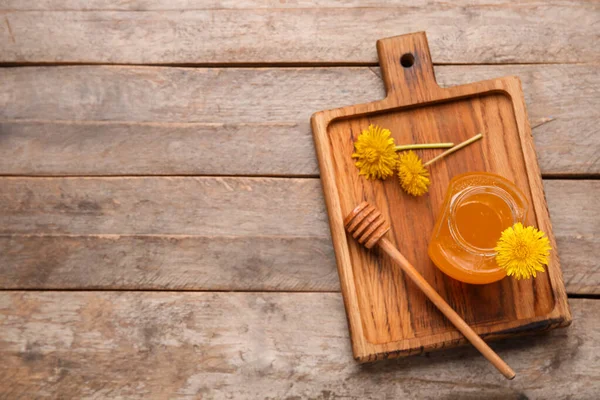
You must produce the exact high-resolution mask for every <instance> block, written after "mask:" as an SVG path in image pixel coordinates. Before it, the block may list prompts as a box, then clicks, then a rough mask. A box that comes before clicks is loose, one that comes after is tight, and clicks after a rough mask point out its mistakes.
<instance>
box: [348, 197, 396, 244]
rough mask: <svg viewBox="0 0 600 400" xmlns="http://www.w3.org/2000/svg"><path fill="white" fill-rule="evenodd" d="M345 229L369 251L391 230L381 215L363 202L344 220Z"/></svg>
mask: <svg viewBox="0 0 600 400" xmlns="http://www.w3.org/2000/svg"><path fill="white" fill-rule="evenodd" d="M344 227H345V228H346V231H348V233H349V234H351V235H352V237H353V238H354V239H356V240H358V243H360V244H362V245H364V246H365V247H366V248H367V249H370V248H371V247H373V246H375V244H376V243H377V242H378V241H379V239H381V238H382V237H383V235H385V234H386V232H387V231H389V230H390V227H389V225H388V224H386V222H385V219H383V216H382V215H381V213H380V212H379V211H378V210H377V209H376V208H375V207H373V206H372V205H370V204H369V203H367V202H366V201H365V202H362V203H360V204H359V205H358V206H356V207H355V208H354V210H352V212H351V213H350V214H348V216H347V217H346V218H345V219H344Z"/></svg>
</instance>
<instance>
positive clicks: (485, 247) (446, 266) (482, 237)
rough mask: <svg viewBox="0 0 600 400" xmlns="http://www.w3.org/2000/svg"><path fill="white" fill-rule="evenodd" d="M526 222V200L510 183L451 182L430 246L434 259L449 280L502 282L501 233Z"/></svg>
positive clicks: (480, 176)
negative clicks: (498, 256) (498, 259)
mask: <svg viewBox="0 0 600 400" xmlns="http://www.w3.org/2000/svg"><path fill="white" fill-rule="evenodd" d="M526 216H527V199H526V198H525V195H524V194H523V193H522V192H521V190H519V188H517V187H516V186H515V185H514V184H513V183H512V182H511V181H509V180H507V179H506V178H503V177H501V176H499V175H496V174H491V173H489V172H469V173H466V174H462V175H458V176H456V177H454V178H453V179H452V180H451V181H450V185H449V187H448V192H447V193H446V198H445V200H444V206H443V209H442V212H441V213H440V215H439V217H438V220H437V222H436V224H435V228H434V230H433V235H432V237H431V241H430V242H429V249H428V252H429V257H430V258H431V260H432V261H433V262H434V264H435V265H436V266H437V267H438V268H439V269H440V270H442V272H444V273H445V274H447V275H449V276H451V277H452V278H454V279H457V280H459V281H462V282H465V283H474V284H485V283H492V282H496V281H499V280H500V279H502V278H504V277H505V276H506V273H505V272H504V270H503V269H502V268H500V267H499V266H498V264H497V263H496V260H495V257H496V252H495V251H494V247H496V243H497V242H498V239H500V235H501V234H502V231H504V230H505V229H506V228H508V227H510V226H512V225H513V224H515V223H517V222H524V220H525V218H526Z"/></svg>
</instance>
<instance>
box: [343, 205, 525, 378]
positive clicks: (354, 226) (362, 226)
mask: <svg viewBox="0 0 600 400" xmlns="http://www.w3.org/2000/svg"><path fill="white" fill-rule="evenodd" d="M344 226H345V227H346V230H347V231H348V233H349V234H351V235H352V237H353V238H354V239H356V240H358V242H359V243H360V244H362V245H364V246H365V247H366V248H367V249H370V248H372V247H373V246H375V245H376V244H377V245H379V247H380V248H381V249H382V250H383V251H384V252H386V253H387V255H388V256H390V257H391V258H392V259H393V260H394V261H395V262H396V263H397V264H398V265H399V266H400V268H401V269H402V271H403V272H404V273H405V274H406V275H407V276H408V277H409V278H410V279H411V280H412V281H413V282H414V283H415V284H416V285H417V286H418V287H419V289H421V290H422V291H423V293H425V295H426V296H427V297H428V298H429V300H431V302H432V303H433V304H435V306H436V307H437V308H438V309H439V310H440V311H441V312H442V313H443V314H444V315H445V316H446V318H448V319H449V320H450V322H452V323H453V324H454V326H455V327H456V329H458V330H459V331H460V332H461V333H462V334H463V335H464V336H465V337H466V338H467V339H468V340H469V341H470V342H471V344H472V345H473V346H475V347H476V348H477V350H479V351H480V352H481V354H483V356H484V357H485V358H487V359H488V361H489V362H491V363H492V364H493V365H494V367H496V368H497V369H498V371H500V372H501V373H502V375H504V376H505V377H506V378H507V379H513V378H514V377H515V375H516V374H515V372H514V371H513V370H512V368H510V367H509V366H508V364H506V363H505V362H504V360H502V359H501V358H500V357H499V356H498V354H496V353H495V352H494V350H492V349H491V348H490V346H488V345H487V343H485V342H484V341H483V339H481V337H479V335H478V334H477V333H475V331H474V330H473V329H472V328H471V327H470V326H469V325H468V324H467V323H466V322H465V321H464V320H463V319H462V318H461V317H460V315H458V314H457V313H456V311H454V310H453V309H452V307H450V305H448V303H446V301H445V300H444V299H443V298H442V296H440V295H439V294H438V292H436V291H435V289H434V288H433V287H432V286H431V285H430V284H429V283H428V282H427V281H426V280H425V278H423V276H421V274H420V273H419V272H418V271H417V270H416V269H415V267H413V266H412V264H411V263H410V262H409V261H408V260H407V259H406V258H405V257H404V256H403V255H402V253H400V251H398V249H397V248H396V247H395V246H394V245H393V244H392V243H391V242H390V241H389V240H387V239H386V238H384V237H383V235H385V234H386V233H387V231H389V230H390V226H389V225H388V224H387V223H386V221H385V219H384V218H383V216H382V215H381V213H380V212H379V211H378V210H377V209H376V208H375V207H373V206H372V205H370V204H369V203H367V202H363V203H361V204H359V205H358V206H357V207H356V208H355V209H354V210H352V212H351V213H350V214H348V216H347V217H346V219H345V220H344Z"/></svg>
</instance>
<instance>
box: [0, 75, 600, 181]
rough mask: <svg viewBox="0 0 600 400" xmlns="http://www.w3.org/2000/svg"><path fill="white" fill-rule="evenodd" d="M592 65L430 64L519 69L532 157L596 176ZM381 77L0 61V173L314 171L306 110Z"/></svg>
mask: <svg viewBox="0 0 600 400" xmlns="http://www.w3.org/2000/svg"><path fill="white" fill-rule="evenodd" d="M598 69H599V67H598V65H597V64H586V65H505V66H490V65H483V66H438V67H436V68H435V73H436V77H437V79H438V81H439V83H440V84H441V85H442V86H445V87H448V86H454V85H459V84H464V83H468V82H472V81H477V80H485V79H491V78H494V77H498V76H505V75H517V76H519V77H520V78H521V80H522V82H523V90H524V93H525V99H526V102H527V105H528V111H529V118H530V121H531V125H532V127H533V135H534V139H535V144H536V149H537V152H538V155H539V160H540V167H541V168H542V172H543V173H544V174H549V175H553V176H558V175H571V174H579V175H592V174H595V175H597V174H600V162H599V161H598V157H597V153H598V151H600V150H599V149H600V136H599V135H598V134H597V133H598V129H597V127H598V121H599V120H600V111H599V110H600V74H599V73H598ZM380 75H381V73H380V70H379V68H366V67H363V68H280V69H274V68H266V69H262V68H261V69H256V68H232V69H229V68H228V69H196V68H195V69H191V68H137V67H135V68H134V67H130V68H123V67H54V68H3V69H0V144H1V145H0V173H2V174H24V175H56V174H59V175H131V174H141V175H153V174H158V175H165V174H177V175H179V174H202V175H276V176H279V175H282V176H283V175H295V176H316V175H318V173H319V170H318V167H317V163H316V157H315V153H314V144H313V141H312V135H311V132H310V127H309V117H310V115H311V113H312V112H314V111H315V110H319V109H326V108H332V107H341V106H344V105H348V104H352V103H354V102H357V101H358V102H368V101H372V100H376V99H380V98H383V97H384V95H385V94H384V89H383V82H382V80H381V78H380ZM230 93H236V95H235V96H231V95H229V94H230ZM132 99H135V101H132ZM248 99H252V101H248ZM66 155H68V156H66Z"/></svg>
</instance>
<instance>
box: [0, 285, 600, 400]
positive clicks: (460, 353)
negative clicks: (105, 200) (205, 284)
mask: <svg viewBox="0 0 600 400" xmlns="http://www.w3.org/2000/svg"><path fill="white" fill-rule="evenodd" d="M570 303H571V306H572V309H573V313H574V317H575V323H574V324H573V326H572V327H570V328H569V329H567V330H560V331H554V332H551V333H548V334H546V335H542V336H536V337H528V338H522V339H511V340H506V341H503V342H499V343H493V344H492V346H493V347H494V349H496V350H497V351H498V353H499V354H500V355H502V356H503V357H504V358H505V359H506V360H507V361H508V362H509V363H510V364H511V365H514V366H515V368H516V370H517V373H518V377H517V379H516V380H515V381H512V382H510V383H508V382H506V381H505V380H504V379H503V378H502V377H501V376H500V375H499V374H497V373H496V371H495V370H494V369H493V368H492V367H491V366H489V365H488V364H487V362H486V361H485V360H484V359H483V358H482V357H481V356H480V355H479V354H477V352H476V351H475V350H474V349H472V348H461V349H454V350H449V351H445V352H439V353H433V354H430V355H427V356H421V357H411V358H406V359H401V360H395V361H387V362H380V363H376V364H372V365H363V366H360V365H357V364H356V363H355V362H354V361H353V360H352V357H351V352H350V341H349V338H348V330H347V327H346V322H345V317H344V309H343V303H342V299H341V296H340V295H339V294H334V293H322V294H318V293H302V294H298V293H296V294H289V293H288V294H286V293H273V294H264V293H263V294H261V293H127V292H123V293H117V292H104V293H103V292H88V293H85V292H68V293H53V292H46V293H32V292H10V293H7V292H4V293H0V315H1V317H0V330H1V331H2V335H1V336H0V357H1V358H2V360H3V361H2V363H0V377H1V378H0V382H1V383H2V384H1V385H0V397H2V398H11V399H14V398H31V397H34V396H35V397H39V398H56V397H69V398H119V397H120V398H128V399H142V398H144V399H145V398H173V399H188V398H190V399H191V398H199V397H201V398H210V399H229V398H236V399H238V398H239V399H246V398H247V399H255V398H263V397H264V398H271V399H290V400H291V399H298V398H301V399H304V398H306V399H309V398H310V399H319V400H331V399H337V398H344V399H357V400H358V399H361V400H363V399H367V400H368V399H390V400H391V399H399V398H402V399H438V398H447V399H478V398H481V397H482V396H483V395H484V396H485V397H487V398H498V399H514V400H517V399H524V398H529V399H537V398H569V396H573V395H574V394H576V396H577V398H578V399H590V400H591V399H594V398H595V397H596V396H597V393H598V391H599V390H600V371H599V370H598V368H597V365H598V361H599V359H598V354H599V351H600V348H599V347H598V343H599V342H600V339H599V338H598V335H599V333H598V332H600V311H599V309H598V307H597V306H596V302H595V301H594V300H585V299H572V300H571V301H570ZM315 310H319V312H315ZM267 390H268V392H267Z"/></svg>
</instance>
